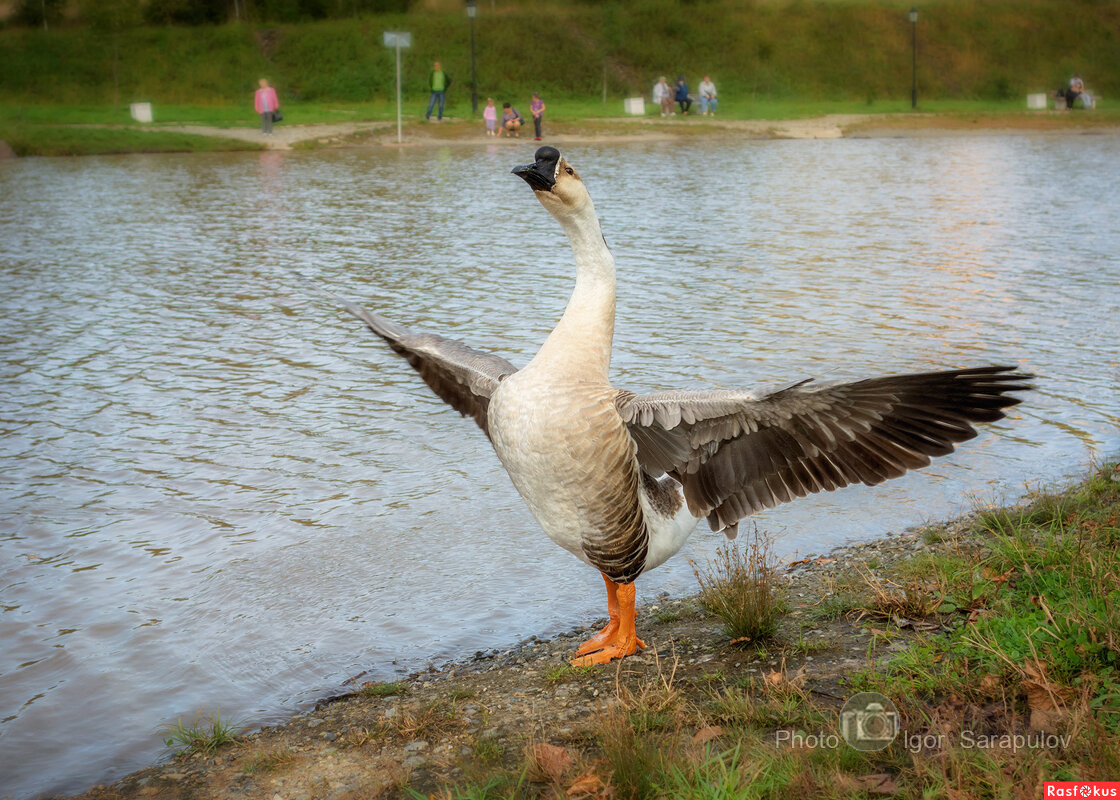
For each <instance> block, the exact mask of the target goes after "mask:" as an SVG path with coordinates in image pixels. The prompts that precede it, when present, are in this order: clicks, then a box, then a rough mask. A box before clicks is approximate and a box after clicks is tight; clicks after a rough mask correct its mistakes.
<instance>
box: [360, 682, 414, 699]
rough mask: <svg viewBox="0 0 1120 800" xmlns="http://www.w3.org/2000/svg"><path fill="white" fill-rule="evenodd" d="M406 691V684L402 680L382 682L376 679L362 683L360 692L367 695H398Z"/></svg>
mask: <svg viewBox="0 0 1120 800" xmlns="http://www.w3.org/2000/svg"><path fill="white" fill-rule="evenodd" d="M403 692H404V684H403V683H401V682H400V681H392V682H381V681H374V682H371V683H366V684H363V685H362V688H361V689H359V690H358V694H360V695H363V696H365V697H396V696H397V695H399V694H402V693H403Z"/></svg>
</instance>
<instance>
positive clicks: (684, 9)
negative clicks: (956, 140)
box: [0, 0, 1120, 115]
mask: <svg viewBox="0 0 1120 800" xmlns="http://www.w3.org/2000/svg"><path fill="white" fill-rule="evenodd" d="M909 6H910V2H909V0H906V1H905V2H902V1H901V0H847V1H846V2H835V0H798V2H796V3H791V2H765V1H760V2H752V3H741V2H738V1H737V0H694V2H689V3H678V2H672V1H671V0H618V1H617V2H608V3H590V2H588V3H566V2H561V1H560V0H551V1H550V2H540V1H538V2H532V3H521V2H512V1H511V0H503V2H501V3H499V4H498V5H497V6H496V7H492V6H491V4H487V3H480V4H479V13H478V18H477V19H476V21H475V26H474V27H475V44H476V47H475V50H476V65H477V75H478V92H479V94H480V95H481V96H482V97H485V96H486V95H487V94H490V95H493V96H495V97H496V98H499V100H506V99H508V100H515V101H519V102H527V100H528V97H529V94H530V93H531V92H533V91H539V92H541V93H542V94H543V96H544V98H545V100H546V102H547V101H566V100H568V99H575V100H579V101H581V102H582V101H591V100H593V99H594V98H598V97H601V96H602V94H603V89H604V83H605V86H606V91H607V94H608V95H609V96H610V97H613V98H619V97H624V96H630V95H636V94H640V95H642V96H648V95H649V91H650V88H651V87H652V85H653V82H654V81H655V80H656V78H657V76H658V75H659V74H662V73H664V74H667V75H668V76H669V77H670V78H673V77H675V75H676V73H678V72H683V73H685V74H686V75H687V76H688V78H689V79H690V82H691V85H693V87H695V85H696V84H698V83H699V80H700V78H701V77H702V76H703V75H704V74H705V73H710V74H711V75H712V76H713V78H714V79H715V82H716V85H717V86H718V87H719V89H720V91H721V95H722V96H723V98H724V100H725V101H726V103H727V105H726V106H724V107H723V108H725V109H726V110H727V111H730V110H731V109H730V107H729V106H730V105H731V104H733V103H735V102H740V101H742V102H744V103H747V104H756V103H760V104H763V105H765V103H766V102H770V101H778V102H783V103H784V102H791V103H798V102H804V101H806V100H809V101H818V100H826V99H833V100H836V101H840V102H841V103H842V104H844V105H842V106H841V107H849V108H850V107H855V106H858V105H862V106H865V107H866V106H868V105H871V106H878V105H879V104H881V103H883V104H895V105H903V106H906V105H908V103H907V101H908V100H909V92H910V79H909V78H910V64H911V36H910V34H911V28H910V25H909V23H908V22H907V11H908V10H909ZM920 10H921V20H920V22H919V24H918V45H919V50H918V53H919V58H918V86H919V98H920V101H921V102H923V103H924V102H926V101H927V100H943V99H944V100H951V99H963V100H989V101H996V102H1005V101H1006V102H1021V100H1022V98H1023V95H1025V94H1026V93H1027V92H1029V91H1046V90H1051V91H1052V90H1054V89H1057V88H1058V87H1059V86H1061V85H1063V84H1064V83H1065V82H1066V81H1068V79H1069V77H1070V75H1071V74H1072V73H1074V72H1081V73H1082V74H1083V75H1084V76H1085V78H1086V80H1087V82H1088V85H1089V88H1090V89H1091V90H1095V92H1096V93H1098V94H1103V95H1104V96H1105V97H1106V98H1108V97H1116V96H1118V95H1120V58H1118V55H1120V54H1118V47H1120V45H1118V43H1117V39H1116V37H1115V31H1116V30H1117V27H1118V26H1120V6H1118V5H1117V4H1115V3H1108V2H1099V1H1097V2H1093V1H1091V0H1084V1H1083V2H1076V3H1069V2H1066V1H1065V0H988V1H987V2H985V3H960V2H956V1H955V0H926V2H923V3H922V4H921V5H920ZM386 30H407V31H409V32H411V33H412V46H411V47H410V48H408V49H406V50H404V51H403V52H402V67H403V70H402V78H403V89H404V95H405V97H406V99H407V101H408V102H409V103H411V104H413V106H415V105H417V104H419V103H422V102H424V100H426V95H427V91H426V89H425V81H426V78H427V72H428V69H429V67H430V65H431V63H432V62H433V61H435V60H440V61H442V63H443V65H444V67H445V68H446V70H447V71H448V72H449V74H450V75H451V76H452V78H453V84H452V87H451V90H450V98H449V99H450V100H451V101H452V102H453V103H456V104H458V105H459V106H460V107H461V106H463V105H464V104H466V103H467V102H469V96H470V95H469V76H470V74H471V67H470V65H471V55H470V26H469V25H468V24H467V20H466V18H465V16H464V15H463V13H462V8H461V6H460V5H459V4H447V5H444V6H443V7H441V8H432V7H430V6H428V4H425V6H424V7H423V8H419V7H418V8H417V10H416V11H415V12H414V13H411V14H378V15H363V16H359V17H355V18H351V19H338V20H325V21H320V22H308V23H303V24H276V25H257V24H246V23H241V24H234V23H231V24H226V25H217V26H212V25H207V26H199V27H195V28H177V27H160V26H140V27H131V28H126V29H124V30H122V31H120V32H119V33H116V34H110V33H106V32H103V31H96V30H93V29H91V28H88V27H78V26H74V25H70V26H56V27H52V29H51V30H50V31H43V30H39V29H17V28H8V29H6V30H0V74H2V75H4V81H3V85H2V86H0V100H5V101H18V102H42V101H47V102H51V103H56V104H59V105H107V106H114V105H115V106H118V107H123V105H124V104H127V103H128V102H129V101H134V100H148V101H152V102H154V103H155V104H156V105H157V106H164V105H179V104H198V105H214V106H217V105H226V106H230V107H238V108H244V107H245V106H246V105H248V102H249V98H250V96H251V92H252V90H253V89H254V88H255V83H256V80H257V79H258V78H260V77H267V78H269V79H270V80H271V81H272V82H273V84H274V85H276V86H277V87H278V89H279V91H280V96H281V101H282V102H285V101H292V102H296V103H336V102H338V103H347V104H352V103H367V102H388V101H389V100H390V99H391V98H392V97H393V96H394V91H395V66H394V52H393V51H392V50H391V49H389V48H386V47H384V46H383V45H382V41H381V39H382V34H383V32H384V31H386ZM453 113H455V114H456V115H458V112H457V111H455V112H453Z"/></svg>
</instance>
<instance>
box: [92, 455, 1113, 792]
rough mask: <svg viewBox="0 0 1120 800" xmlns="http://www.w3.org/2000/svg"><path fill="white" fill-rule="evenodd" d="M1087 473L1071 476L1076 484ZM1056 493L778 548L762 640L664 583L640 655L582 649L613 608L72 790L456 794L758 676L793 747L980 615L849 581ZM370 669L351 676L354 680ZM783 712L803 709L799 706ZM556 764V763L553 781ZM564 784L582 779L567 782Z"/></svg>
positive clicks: (706, 729)
mask: <svg viewBox="0 0 1120 800" xmlns="http://www.w3.org/2000/svg"><path fill="white" fill-rule="evenodd" d="M1099 478H1100V480H1102V481H1103V482H1104V484H1105V486H1106V489H1105V491H1106V492H1111V493H1112V494H1111V495H1107V496H1106V500H1107V502H1104V501H1102V506H1103V507H1104V508H1105V509H1106V510H1107V513H1111V514H1112V517H1111V519H1112V520H1113V522H1112V523H1111V524H1115V520H1116V519H1117V516H1116V509H1117V508H1120V504H1116V503H1117V501H1116V499H1115V498H1116V497H1117V496H1120V488H1117V487H1120V468H1117V467H1106V468H1104V469H1102V470H1100V475H1099ZM1092 480H1094V478H1089V479H1087V480H1086V481H1085V482H1084V483H1082V484H1079V485H1078V486H1075V487H1073V488H1071V489H1068V490H1066V493H1067V494H1072V493H1074V492H1077V491H1080V490H1081V488H1082V487H1083V486H1084V485H1086V484H1087V483H1089V482H1091V481H1092ZM1048 497H1049V495H1046V494H1043V493H1041V492H1032V493H1031V497H1029V498H1028V499H1026V500H1023V501H1020V503H1019V504H1017V505H1013V506H1011V507H1009V508H1007V509H998V510H992V509H978V510H975V511H972V512H968V513H966V514H964V515H961V516H959V517H956V518H954V519H952V520H949V521H946V522H944V523H939V524H928V525H924V526H919V527H915V528H911V529H908V530H906V531H903V532H900V533H890V532H888V533H886V534H885V535H884V536H882V537H879V538H877V539H873V540H871V541H868V542H861V543H854V544H845V545H840V546H838V547H835V548H833V549H831V550H830V551H829V552H828V553H826V554H823V555H817V554H810V555H809V556H806V557H805V558H801V559H799V560H797V561H794V562H792V563H788V564H784V563H783V564H778V565H776V567H777V572H776V584H777V586H778V587H779V590H780V591H781V593H782V594H783V595H784V597H785V602H786V608H785V611H784V613H783V614H782V615H781V622H780V629H779V632H778V634H777V635H776V637H774V638H773V639H771V640H768V641H767V642H765V643H764V644H763V643H760V644H749V645H742V644H736V640H730V639H729V636H728V634H726V633H725V632H724V631H723V630H721V628H720V623H719V621H718V620H717V619H715V618H714V617H713V616H711V615H710V614H709V613H708V612H706V611H705V610H704V609H703V607H702V605H701V602H700V600H699V596H698V595H697V594H691V595H689V596H686V597H682V598H669V597H665V596H662V597H660V598H658V599H656V600H654V601H653V602H651V603H647V604H645V605H643V606H640V607H639V608H638V628H639V633H640V634H641V635H642V636H643V637H644V638H645V640H646V642H647V644H648V648H647V649H646V650H645V651H644V652H642V653H641V654H640V655H635V656H631V657H629V658H626V659H624V660H622V661H617V662H613V663H611V664H609V665H606V666H603V667H596V668H590V669H586V668H572V667H571V666H569V664H568V659H569V658H570V657H571V656H572V655H573V653H574V650H575V648H576V647H577V646H578V644H579V643H580V642H581V641H582V640H583V639H584V638H586V637H587V635H588V633H589V632H594V630H597V629H598V627H599V626H601V625H602V624H603V623H604V622H605V619H599V620H595V621H592V622H591V623H590V624H589V625H587V626H584V627H577V628H574V629H572V630H570V631H567V632H565V633H562V634H560V635H557V636H555V637H553V638H551V639H538V638H537V637H535V636H531V637H529V639H527V640H525V641H522V642H520V643H518V644H517V645H514V646H512V647H510V648H508V649H506V650H504V651H491V652H488V653H477V654H476V655H475V656H474V657H473V658H467V659H464V660H462V661H458V662H450V663H447V664H444V665H442V666H440V667H429V669H428V670H426V671H421V672H416V673H412V674H411V675H409V676H408V677H407V678H404V679H401V680H399V681H396V682H393V683H367V684H363V685H361V686H356V687H355V688H354V691H352V692H351V693H348V694H342V695H335V696H328V697H324V698H323V699H321V700H320V701H319V702H318V703H316V705H315V707H314V708H313V709H312V710H310V711H306V712H300V713H296V714H293V715H292V716H291V717H290V718H289V719H288V720H287V721H285V722H282V723H279V724H276V725H271V726H266V727H264V728H261V729H259V730H256V731H255V732H253V733H249V734H247V735H244V736H239V737H237V741H236V743H234V744H231V745H226V746H223V747H221V748H218V749H216V750H214V751H213V752H194V753H183V754H179V755H177V756H175V757H173V758H171V759H170V760H168V761H165V762H163V763H160V764H157V765H154V766H151V767H148V768H145V769H142V770H139V771H137V772H134V773H132V774H130V775H128V776H126V777H124V778H122V779H120V780H119V781H117V782H115V783H114V784H113V785H111V786H94V787H92V788H91V789H89V790H87V791H86V792H83V793H81V794H78V795H74V796H72V800H140V799H141V798H151V797H158V798H169V799H173V800H190V799H191V798H208V799H209V800H235V798H236V799H244V800H274V798H276V797H282V798H285V800H287V798H293V800H297V799H298V800H328V799H330V800H358V798H372V797H401V796H407V797H415V796H418V795H416V794H415V793H416V792H421V793H422V794H423V795H429V796H432V793H439V792H441V791H443V792H447V794H446V796H448V797H452V796H459V795H454V794H452V793H451V792H450V791H449V790H447V787H449V786H456V785H460V784H463V783H464V782H466V783H468V784H469V783H470V782H472V781H473V782H474V783H475V784H477V785H478V786H481V785H482V784H484V783H487V782H488V781H490V780H493V776H494V775H495V774H499V773H500V772H501V771H502V770H504V771H505V774H507V775H508V774H516V773H517V770H519V769H521V770H523V772H522V779H524V777H525V775H526V773H525V772H524V770H526V769H529V774H531V777H530V780H533V781H542V780H543V781H546V782H547V781H548V780H552V779H553V778H554V777H555V776H553V778H550V777H549V776H550V775H551V773H548V774H546V775H545V777H543V778H542V777H541V776H540V774H539V769H538V768H539V767H540V764H539V763H538V764H537V765H536V767H532V768H530V767H529V766H526V763H527V762H529V763H530V764H531V763H532V762H534V760H539V758H541V754H542V753H552V754H553V755H555V754H556V752H557V751H561V750H563V751H564V752H565V753H567V752H569V751H571V752H574V753H577V754H583V753H586V752H587V751H588V750H591V751H594V750H595V748H596V747H605V746H606V743H605V742H604V739H603V730H604V725H607V724H608V723H610V720H612V719H615V718H616V717H617V714H618V709H619V708H623V709H625V710H627V712H628V713H629V714H630V715H631V719H632V718H633V714H634V713H636V712H635V709H637V710H639V711H641V712H642V713H643V714H648V715H652V718H654V719H660V718H661V717H659V716H658V715H659V714H664V713H667V712H666V711H665V709H663V708H661V706H660V705H659V704H662V703H663V704H664V705H665V706H666V707H668V704H669V703H670V702H673V703H676V702H677V701H678V700H679V699H680V698H681V697H687V698H688V701H689V702H693V701H694V698H699V699H696V700H695V702H697V703H700V702H703V703H706V704H709V705H710V704H711V703H712V702H713V701H714V702H715V703H716V705H717V706H719V705H720V704H725V703H729V702H731V699H733V698H737V697H739V694H737V693H744V692H746V691H749V692H751V693H754V692H759V693H760V694H759V695H758V699H757V700H752V699H750V697H747V698H746V699H743V700H736V702H744V703H746V704H747V706H749V711H750V713H751V714H756V713H759V708H756V707H755V705H753V704H754V703H758V704H762V705H767V709H766V710H765V713H764V714H762V717H761V719H762V720H763V722H762V723H761V724H762V727H763V729H764V732H762V733H757V734H755V735H756V736H757V737H770V739H774V740H775V741H767V742H765V744H766V746H767V747H771V748H774V749H775V752H777V753H779V754H780V753H781V752H783V748H782V746H780V743H781V742H782V739H781V734H782V733H790V735H793V734H794V733H797V732H798V731H800V732H801V733H802V734H805V732H806V730H809V733H812V732H813V730H812V729H807V728H806V727H805V726H806V725H807V724H808V723H807V722H804V721H803V722H801V723H796V724H795V722H794V720H795V719H796V718H798V714H801V713H810V712H809V711H805V710H804V709H810V710H811V712H812V714H814V715H815V717H813V718H814V719H815V720H818V721H817V725H818V726H820V724H821V723H820V722H819V720H821V719H823V718H824V716H823V715H827V716H830V717H831V718H832V720H833V723H834V720H835V714H836V713H837V712H839V711H840V709H841V706H842V705H843V704H844V702H845V700H847V699H848V698H850V697H851V696H852V695H853V693H854V692H856V691H857V690H863V689H860V687H859V684H858V681H857V682H856V684H855V688H853V677H854V676H856V675H857V674H859V673H860V672H861V671H865V670H866V671H875V670H878V671H879V672H880V673H882V671H883V670H884V667H885V665H886V664H887V663H888V662H889V661H890V660H891V659H893V658H896V657H898V656H902V655H905V654H906V652H907V651H908V650H910V649H911V648H912V647H913V646H915V645H918V646H922V645H923V644H924V643H926V642H928V641H930V637H935V636H951V635H952V633H953V631H954V630H959V629H960V626H961V625H962V620H963V619H964V615H966V614H967V615H968V622H967V623H964V624H966V625H967V624H969V623H971V622H972V620H973V619H974V618H975V616H976V613H977V612H976V610H975V609H973V610H971V611H970V610H969V609H966V608H963V607H962V608H959V609H958V608H956V607H953V608H952V609H949V610H948V611H946V610H945V609H943V608H940V607H937V603H936V602H935V603H934V605H933V606H932V607H930V608H929V610H928V611H927V612H926V613H925V614H917V613H910V612H905V611H901V610H900V611H893V610H892V611H890V612H888V613H886V614H882V613H878V612H876V611H875V610H873V609H870V608H868V607H867V605H866V603H865V604H864V605H861V604H860V603H854V602H853V601H851V599H850V594H851V592H852V588H851V587H852V586H854V585H855V584H856V583H859V584H860V585H863V584H864V583H866V585H867V586H869V587H870V588H871V596H872V597H875V596H877V595H882V594H884V593H885V592H886V589H885V587H888V586H894V587H896V588H897V587H898V586H899V581H901V580H902V578H901V577H900V576H907V575H909V576H910V579H912V578H913V575H914V572H913V568H914V565H915V564H917V563H922V564H925V563H938V562H940V561H942V560H945V559H952V558H958V557H960V555H961V554H962V553H966V554H970V555H976V554H980V555H981V556H982V557H984V558H986V557H987V555H985V554H989V553H990V552H991V549H992V548H993V547H994V545H993V544H992V542H991V537H992V536H993V534H992V533H991V530H992V529H991V527H990V526H985V525H984V524H983V523H982V522H981V521H978V520H980V519H981V517H982V516H983V515H985V514H1001V513H1003V514H1006V515H1007V517H1008V518H1014V517H1016V516H1018V517H1021V518H1025V517H1026V516H1029V514H1030V511H1031V509H1032V508H1034V506H1035V505H1036V504H1039V505H1041V504H1043V503H1045V501H1046V499H1047V498H1048ZM1111 504H1116V505H1111ZM979 563H985V562H983V561H981V562H979ZM976 570H977V571H979V567H977V568H976ZM969 571H970V572H971V571H972V570H969ZM865 588H866V587H865ZM908 591H909V590H908ZM880 599H881V598H880ZM906 599H907V600H909V599H910V597H909V593H907V596H906ZM942 599H944V595H943V596H942ZM868 602H870V601H868ZM872 605H873V604H872ZM934 609H936V610H934ZM360 677H361V676H358V677H356V678H352V679H351V681H350V682H354V683H357V682H358V681H359V680H360ZM985 680H987V679H985ZM980 685H981V686H984V685H985V683H984V681H981V682H980ZM1024 685H1025V684H1024ZM740 687H742V688H740ZM992 688H993V687H989V688H988V691H991V690H992ZM994 688H995V690H996V695H999V694H1000V693H1002V696H1003V697H1004V703H1005V704H1006V703H1007V702H1008V697H1009V696H1010V697H1014V696H1015V695H1016V693H1017V692H1018V690H1019V683H1018V680H1017V679H1016V680H1012V679H1010V678H1009V679H1008V681H1007V682H1006V683H1001V684H1000V685H999V686H998V687H994ZM914 691H917V690H916V689H915V690H914ZM1028 692H1029V689H1028ZM1028 696H1029V694H1028ZM895 699H896V700H898V699H899V697H897V696H896V698H895ZM790 702H794V703H795V706H797V708H796V709H795V708H794V707H789V708H788V709H787V711H784V712H783V711H780V708H779V709H774V708H769V705H768V704H774V703H777V704H778V705H779V706H782V704H788V703H790ZM1032 703H1033V701H1032ZM650 704H652V708H651V707H650ZM900 705H901V703H900ZM698 707H699V706H697V708H698ZM802 707H804V708H803V709H802ZM659 708H661V710H658V709H659ZM691 708H692V707H691V706H690V709H691ZM799 709H800V710H799ZM1031 712H1032V714H1031V726H1030V727H1029V728H1024V727H1023V724H1022V718H1021V715H1019V714H1018V713H1017V712H1016V711H1014V710H1008V709H1007V708H1005V709H1004V710H1003V711H1002V712H1001V715H1000V716H999V724H998V725H996V726H992V725H990V724H988V727H986V728H984V729H983V730H984V735H989V734H990V735H992V736H996V735H999V736H1004V735H1006V736H1012V735H1014V736H1026V735H1031V734H1032V733H1033V734H1039V735H1041V734H1044V733H1045V734H1048V733H1050V732H1052V731H1051V728H1040V727H1038V726H1036V725H1035V722H1036V719H1035V716H1034V706H1033V704H1032V707H1031ZM695 713H696V712H695V711H694V710H690V713H689V714H688V715H678V716H680V717H681V718H679V719H678V718H676V717H674V719H675V722H674V723H673V724H674V725H675V726H676V728H674V730H675V731H676V733H673V734H671V735H672V736H676V737H677V738H678V739H679V738H680V737H682V736H683V737H684V739H683V741H684V742H685V748H686V751H687V752H694V751H696V750H697V748H706V747H707V746H708V742H710V741H711V742H713V743H719V742H721V741H723V744H721V745H720V746H722V747H726V746H728V744H727V741H726V740H727V737H728V736H729V732H728V731H725V725H726V724H727V723H726V722H721V721H720V718H719V717H718V715H717V716H716V719H715V721H713V720H712V719H711V717H710V716H709V717H707V718H705V717H701V718H700V719H696V718H694V716H693V715H694V714H695ZM727 713H730V712H727ZM736 713H738V712H736ZM743 713H747V712H746V711H744V712H743ZM986 713H989V714H990V713H992V712H990V711H989V712H986ZM784 714H789V715H792V716H791V717H790V718H789V719H786V717H785V716H783V715H784ZM783 720H784V721H783ZM717 723H718V724H717ZM610 724H613V723H610ZM663 724H664V725H668V722H664V723H663ZM986 724H987V723H986ZM659 725H662V723H659ZM791 725H792V726H794V727H793V728H792V730H790V726H791ZM798 725H799V726H800V727H798ZM661 730H662V728H661V727H653V728H651V729H649V730H648V731H646V730H645V729H642V728H635V730H634V731H631V734H630V735H631V736H633V734H634V733H635V732H636V733H639V734H643V735H645V734H646V733H648V735H649V737H651V739H652V738H657V737H658V736H661V735H662V734H661V733H660V731H661ZM822 730H823V729H822ZM822 735H823V734H822ZM832 738H835V737H834V736H833V737H832ZM759 741H762V738H759ZM1015 741H1018V739H1015ZM1116 741H1117V742H1120V739H1117V740H1116ZM698 742H699V744H697V743H698ZM597 743H598V744H597ZM1109 746H1111V745H1109ZM542 748H543V749H542ZM549 748H554V749H552V750H550V749H549ZM688 748H692V749H691V750H689V749H688ZM736 749H737V747H736ZM704 752H707V750H704ZM751 752H752V753H755V751H754V750H752V751H751ZM1118 752H1120V750H1118ZM557 757H559V756H557ZM579 757H580V758H582V759H584V760H583V761H581V762H580V763H585V762H586V759H588V758H590V756H586V755H579ZM586 763H593V764H598V763H601V761H594V762H586ZM534 770H536V771H534ZM545 772H546V773H547V769H546V770H545ZM573 774H574V773H573ZM573 774H569V773H565V775H566V777H565V778H564V780H565V781H570V780H571V778H572V775H573ZM581 777H582V776H581ZM876 777H881V776H880V775H877V776H876ZM558 781H559V778H555V781H554V788H555V786H556V785H558ZM577 783H578V780H577ZM564 785H567V784H566V783H565V784H564ZM561 788H562V787H561ZM573 788H574V785H573ZM600 788H602V787H600ZM889 793H893V792H889ZM436 796H443V795H436ZM463 796H467V795H463ZM469 796H472V797H473V796H479V797H481V796H487V797H490V796H495V797H497V796H511V795H508V794H494V795H490V794H486V795H469ZM517 796H522V794H517ZM534 796H535V795H534ZM543 796H551V795H543ZM568 796H573V795H572V794H571V790H569V795H568ZM574 796H578V797H583V796H585V795H582V794H579V793H577V794H576V795H574ZM586 796H589V797H606V796H607V794H605V793H594V792H590V793H588V794H587V795H586ZM860 796H862V795H860Z"/></svg>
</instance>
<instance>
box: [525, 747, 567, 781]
mask: <svg viewBox="0 0 1120 800" xmlns="http://www.w3.org/2000/svg"><path fill="white" fill-rule="evenodd" d="M531 753H532V757H533V764H534V765H536V767H537V769H539V770H540V771H541V774H542V775H544V776H545V777H546V778H549V779H550V780H553V781H559V780H561V779H562V778H563V777H564V775H566V774H567V772H568V771H569V770H570V769H571V768H572V767H573V766H575V763H576V762H575V761H573V760H572V757H571V756H570V755H568V751H567V750H565V749H564V748H563V747H558V746H557V745H554V744H548V743H547V742H538V743H537V744H535V745H533V748H532V751H531Z"/></svg>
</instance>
